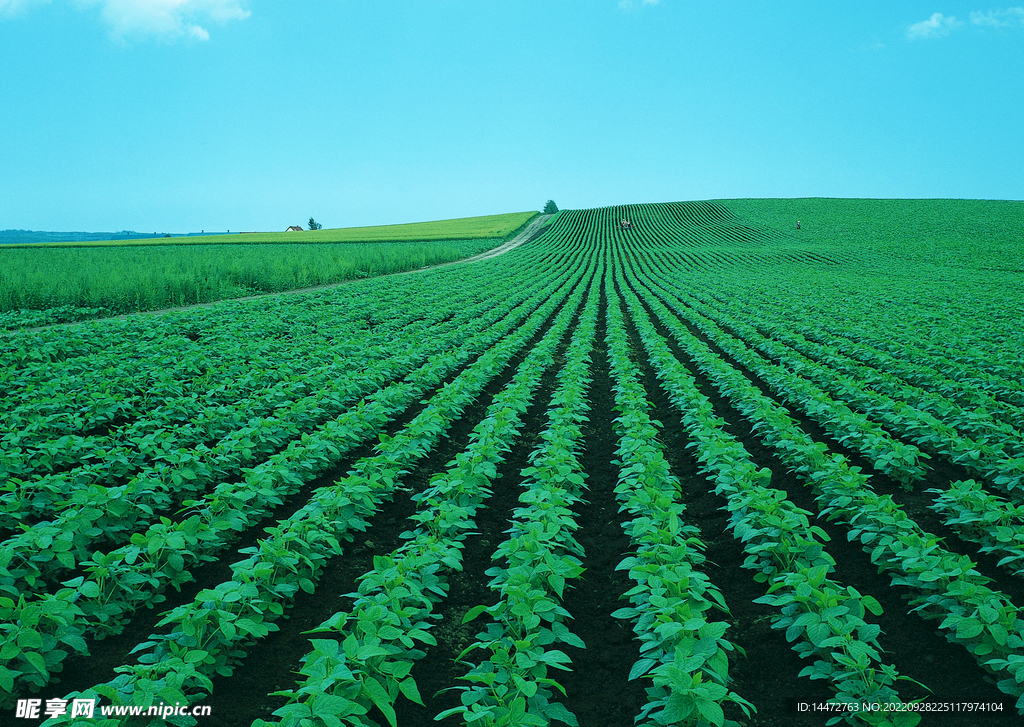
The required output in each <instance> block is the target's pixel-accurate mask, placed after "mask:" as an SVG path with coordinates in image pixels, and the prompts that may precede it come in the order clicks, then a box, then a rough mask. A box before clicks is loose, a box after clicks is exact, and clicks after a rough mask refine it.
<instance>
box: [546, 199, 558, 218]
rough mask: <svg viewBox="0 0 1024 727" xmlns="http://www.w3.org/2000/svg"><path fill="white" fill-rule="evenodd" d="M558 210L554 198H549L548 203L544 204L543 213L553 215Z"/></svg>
mask: <svg viewBox="0 0 1024 727" xmlns="http://www.w3.org/2000/svg"><path fill="white" fill-rule="evenodd" d="M555 212H558V205H556V204H555V200H553V199H549V200H548V203H547V204H546V205H544V214H546V215H553V214H555Z"/></svg>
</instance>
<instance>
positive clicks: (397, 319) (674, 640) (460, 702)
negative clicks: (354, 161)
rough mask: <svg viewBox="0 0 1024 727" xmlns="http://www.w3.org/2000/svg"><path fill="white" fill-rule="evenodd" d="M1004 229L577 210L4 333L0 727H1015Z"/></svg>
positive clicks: (728, 204) (1023, 529)
mask: <svg viewBox="0 0 1024 727" xmlns="http://www.w3.org/2000/svg"><path fill="white" fill-rule="evenodd" d="M622 220H627V221H628V223H629V224H628V225H626V226H623V225H622V223H621V221H622ZM798 220H799V222H800V227H799V229H798V228H797V221H798ZM1022 225H1024V203H1021V202H985V201H960V200H826V199H805V200H723V201H710V202H679V203H669V204H636V205H622V206H617V207H605V208H598V209H584V210H563V211H561V212H560V213H559V214H558V215H557V217H555V218H554V219H553V220H552V221H551V224H550V226H549V227H548V228H546V231H545V232H544V233H543V234H542V235H540V236H539V237H536V238H535V239H532V240H530V241H529V242H527V243H525V244H523V245H521V246H519V247H517V248H515V249H513V250H511V251H510V252H508V253H506V254H504V255H501V256H498V257H494V258H491V259H487V260H482V261H479V262H474V263H468V264H462V265H458V266H452V267H445V268H435V269H431V270H424V271H421V272H417V273H414V274H410V275H403V276H392V277H377V278H371V279H366V280H357V281H354V282H352V283H351V284H349V285H345V286H341V287H338V288H333V289H330V290H321V291H317V292H311V293H303V294H295V295H281V296H273V297H266V298H262V299H259V300H250V301H232V302H224V303H220V304H217V305H214V306H212V307H209V308H202V309H195V310H189V311H180V312H172V313H168V314H165V315H162V316H157V317H132V318H129V319H127V320H110V321H90V322H84V323H80V324H76V325H72V326H67V327H64V328H60V329H56V328H51V329H43V330H39V331H14V332H10V333H8V334H6V335H4V336H2V337H0V351H2V358H0V361H2V367H3V368H2V374H0V376H2V379H3V381H4V389H3V391H4V394H3V398H2V399H0V420H2V425H0V436H2V446H0V472H2V474H3V479H4V486H3V490H2V491H0V538H2V540H0V625H2V629H0V711H3V713H4V714H7V715H11V714H15V709H16V708H17V707H16V705H18V704H19V703H20V704H21V705H22V709H23V711H25V710H27V709H28V706H29V703H28V702H27V701H26V700H30V699H37V700H39V701H38V702H37V703H36V706H37V707H39V710H38V711H39V713H40V715H39V718H38V719H29V718H24V719H20V720H17V721H18V723H19V724H28V725H34V724H41V723H45V724H47V725H48V726H49V725H53V726H55V725H71V724H82V723H83V721H82V720H80V719H79V720H78V721H76V719H75V718H74V717H73V716H72V715H71V714H69V713H63V714H61V708H62V705H63V704H64V701H65V700H67V703H68V704H71V703H72V701H71V700H75V699H78V700H86V702H87V703H88V704H90V705H93V706H94V707H95V710H96V712H95V719H93V720H92V721H89V722H88V723H89V724H95V725H98V726H102V727H115V725H117V726H120V725H122V724H129V725H135V724H138V725H148V726H150V727H160V726H163V725H167V724H179V725H193V724H195V725H200V727H202V726H203V725H218V726H220V725H225V726H227V725H230V726H231V727H235V726H238V727H268V726H269V725H280V726H281V727H298V726H300V725H301V726H302V727H319V726H321V725H323V726H328V725H330V726H332V727H333V726H336V725H363V726H366V727H371V726H373V727H380V726H383V725H389V726H390V727H397V726H399V725H401V726H403V727H421V726H423V725H429V724H439V725H442V726H443V727H453V726H455V725H472V726H473V727H496V726H498V725H503V726H518V725H549V724H551V725H558V724H561V725H579V726H580V727H623V726H628V725H633V724H637V725H642V726H643V727H655V726H657V725H684V726H692V727H712V726H714V727H723V726H724V725H730V726H731V727H743V726H746V727H783V726H786V727H789V726H790V725H795V726H796V727H812V726H814V727H818V726H820V725H826V724H850V725H878V726H880V727H912V726H913V725H917V724H920V725H922V726H923V727H935V726H937V727H954V726H955V727H961V726H962V725H971V726H972V727H1004V726H1005V727H1009V726H1011V725H1013V726H1019V725H1020V724H1021V718H1022V717H1021V715H1022V714H1024V612H1022V609H1024V582H1022V576H1024V435H1022V432H1024V383H1022V382H1024V330H1022V328H1021V325H1020V323H1021V315H1020V301H1021V300H1024V278H1022V276H1021V271H1022V261H1021V251H1020V249H1019V245H1017V244H1015V241H1019V239H1020V234H1021V230H1022ZM51 704H52V705H53V707H52V711H53V712H54V715H53V716H51V717H50V718H47V717H46V715H45V714H44V712H45V708H46V707H47V705H51ZM177 706H183V709H182V710H178V711H175V713H174V714H171V713H170V712H168V711H163V712H162V711H161V710H167V709H174V708H175V707H177ZM150 707H155V708H156V710H157V711H156V712H154V713H151V714H150V715H148V716H144V715H143V714H140V716H136V717H134V718H129V717H127V716H125V715H127V714H129V712H127V711H124V710H128V709H139V710H142V711H143V713H144V712H145V710H147V709H149V708H150ZM184 707H187V708H188V709H187V710H186V709H184ZM193 707H198V708H200V709H207V708H208V709H209V710H210V711H209V715H208V716H200V717H198V718H194V717H192V716H189V714H190V713H191V712H190V710H191V709H192V708H193ZM118 710H122V711H118ZM118 715H121V716H118ZM164 717H166V719H164Z"/></svg>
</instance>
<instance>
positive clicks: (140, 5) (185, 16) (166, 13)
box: [79, 0, 249, 40]
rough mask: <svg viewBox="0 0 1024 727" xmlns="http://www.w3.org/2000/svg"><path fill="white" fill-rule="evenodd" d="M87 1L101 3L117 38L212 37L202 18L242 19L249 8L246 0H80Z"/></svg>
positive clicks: (215, 19)
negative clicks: (246, 7) (203, 25)
mask: <svg viewBox="0 0 1024 727" xmlns="http://www.w3.org/2000/svg"><path fill="white" fill-rule="evenodd" d="M79 1H80V2H81V3H82V4H85V5H100V8H101V9H100V17H102V18H103V20H104V21H106V23H107V24H108V25H109V26H110V33H111V35H113V36H114V37H116V38H124V37H126V36H140V35H141V36H145V35H152V36H160V37H163V38H168V39H174V38H181V37H188V38H194V39H196V40H209V39H210V33H209V32H208V31H207V30H206V28H204V27H202V26H201V25H199V23H200V22H202V23H205V22H207V21H210V20H212V21H214V22H218V23H224V22H227V21H228V20H243V19H245V18H247V17H249V11H248V10H246V9H245V8H243V7H242V3H243V2H244V1H245V0H79Z"/></svg>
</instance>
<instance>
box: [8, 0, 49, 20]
mask: <svg viewBox="0 0 1024 727" xmlns="http://www.w3.org/2000/svg"><path fill="white" fill-rule="evenodd" d="M47 2H50V0H0V17H4V16H7V17H10V16H12V15H14V14H16V13H19V12H21V11H22V10H24V9H25V8H27V7H28V6H29V5H39V4H41V3H47Z"/></svg>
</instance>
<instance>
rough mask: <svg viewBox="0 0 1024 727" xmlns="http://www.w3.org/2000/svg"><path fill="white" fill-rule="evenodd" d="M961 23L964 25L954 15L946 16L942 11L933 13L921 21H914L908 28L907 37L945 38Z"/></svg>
mask: <svg viewBox="0 0 1024 727" xmlns="http://www.w3.org/2000/svg"><path fill="white" fill-rule="evenodd" d="M961 25H963V23H962V22H960V21H959V20H957V19H956V17H954V16H952V15H949V16H946V15H943V14H942V13H932V16H931V17H930V18H928V19H927V20H922V21H921V22H920V23H914V24H913V25H911V26H910V27H909V28H907V37H908V38H911V39H913V38H944V37H946V36H947V35H949V34H950V33H951V32H952V31H953V29H954V28H956V27H959V26H961Z"/></svg>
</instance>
